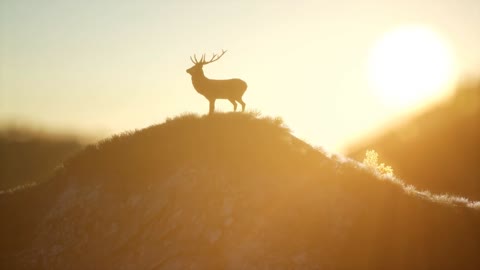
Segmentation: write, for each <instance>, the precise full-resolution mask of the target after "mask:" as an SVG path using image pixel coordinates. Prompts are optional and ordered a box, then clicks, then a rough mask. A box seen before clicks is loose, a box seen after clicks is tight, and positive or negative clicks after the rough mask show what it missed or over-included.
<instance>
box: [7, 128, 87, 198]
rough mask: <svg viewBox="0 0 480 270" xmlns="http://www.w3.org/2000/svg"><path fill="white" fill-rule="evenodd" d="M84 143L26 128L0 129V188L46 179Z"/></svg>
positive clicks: (68, 137)
mask: <svg viewBox="0 0 480 270" xmlns="http://www.w3.org/2000/svg"><path fill="white" fill-rule="evenodd" d="M82 147H83V144H82V143H81V142H80V141H79V140H78V139H76V138H73V137H71V136H66V135H52V134H45V133H40V132H35V131H31V130H28V129H26V128H6V129H2V130H0V190H6V189H11V188H15V187H18V186H22V185H29V184H31V183H34V182H41V181H44V180H47V179H48V178H49V177H51V176H52V175H53V172H54V171H55V169H56V167H57V166H60V165H61V164H62V162H63V160H65V159H66V158H68V157H70V156H71V155H73V154H74V153H76V152H78V151H80V150H81V149H82Z"/></svg>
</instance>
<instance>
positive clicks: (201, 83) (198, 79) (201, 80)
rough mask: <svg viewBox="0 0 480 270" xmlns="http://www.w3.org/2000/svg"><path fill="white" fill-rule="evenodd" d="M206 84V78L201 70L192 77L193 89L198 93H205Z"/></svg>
mask: <svg viewBox="0 0 480 270" xmlns="http://www.w3.org/2000/svg"><path fill="white" fill-rule="evenodd" d="M206 83H208V78H207V77H205V74H204V73H203V70H201V72H199V73H198V74H195V75H193V76H192V84H193V88H195V90H197V92H198V93H200V94H203V92H205V86H206Z"/></svg>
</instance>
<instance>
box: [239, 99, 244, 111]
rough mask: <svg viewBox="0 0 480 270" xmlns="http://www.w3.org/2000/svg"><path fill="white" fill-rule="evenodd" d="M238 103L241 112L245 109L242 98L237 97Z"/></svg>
mask: <svg viewBox="0 0 480 270" xmlns="http://www.w3.org/2000/svg"><path fill="white" fill-rule="evenodd" d="M237 101H238V103H240V105H242V112H244V111H245V102H243V100H242V98H239V99H237Z"/></svg>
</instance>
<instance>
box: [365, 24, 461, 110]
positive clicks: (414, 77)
mask: <svg viewBox="0 0 480 270" xmlns="http://www.w3.org/2000/svg"><path fill="white" fill-rule="evenodd" d="M368 64H369V80H370V83H371V86H372V88H373V89H374V90H375V91H376V93H377V94H378V96H379V97H380V99H381V100H382V102H384V103H385V104H386V105H388V106H397V107H411V106H415V105H418V104H420V103H423V102H425V101H427V100H430V99H432V98H436V97H440V96H442V94H445V93H446V92H447V90H448V89H449V87H450V86H451V85H452V84H453V82H454V81H455V77H456V75H455V65H454V57H453V52H452V50H451V49H450V48H449V46H448V44H447V42H446V41H445V40H444V39H442V38H441V36H440V35H438V34H437V33H436V32H434V31H433V30H431V29H429V28H426V27H422V26H403V27H399V28H397V29H394V30H392V31H390V32H388V33H386V34H385V35H384V36H382V37H381V38H380V39H379V40H378V41H377V42H376V43H375V44H374V46H373V48H372V50H371V53H370V56H369V63H368Z"/></svg>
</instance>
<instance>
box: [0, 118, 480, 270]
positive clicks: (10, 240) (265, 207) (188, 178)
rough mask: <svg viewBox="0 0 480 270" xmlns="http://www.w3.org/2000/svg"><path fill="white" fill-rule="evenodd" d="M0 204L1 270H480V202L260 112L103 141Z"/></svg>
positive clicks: (174, 122)
mask: <svg viewBox="0 0 480 270" xmlns="http://www.w3.org/2000/svg"><path fill="white" fill-rule="evenodd" d="M0 209H1V210H0V218H1V220H2V223H1V225H0V237H1V239H2V242H1V243H0V254H1V255H0V268H1V269H480V260H478V254H479V253H480V231H479V230H478V228H479V226H480V211H479V210H480V203H474V202H470V201H468V200H466V199H460V198H449V197H442V196H433V195H431V194H428V193H421V192H418V191H416V190H415V189H414V188H412V187H406V186H405V185H403V184H402V183H401V182H399V181H398V180H396V179H394V178H388V177H381V176H379V175H378V174H376V173H375V172H373V171H371V170H369V169H368V168H366V167H364V166H362V165H361V164H358V163H356V162H353V161H350V160H347V159H343V158H340V157H335V156H331V155H328V154H326V153H323V152H322V151H319V150H318V149H315V148H312V147H311V146H309V145H308V144H306V143H304V142H302V141H300V140H298V139H297V138H295V137H293V136H292V135H291V134H290V132H289V130H288V129H287V128H285V127H284V126H283V125H282V122H281V120H280V119H271V118H260V117H258V116H255V115H251V114H240V113H228V114H214V115H211V116H203V117H199V116H195V115H185V116H181V117H178V118H175V119H170V120H167V121H166V122H165V123H163V124H160V125H155V126H151V127H149V128H146V129H143V130H139V131H136V132H129V133H125V134H122V135H119V136H115V137H113V138H111V139H109V140H106V141H102V142H100V143H99V144H97V145H91V146H89V147H87V148H86V149H85V150H84V151H82V152H80V153H79V154H77V155H76V156H75V157H73V158H71V159H69V160H68V161H67V162H65V164H64V166H63V168H62V169H60V170H58V171H57V174H56V175H55V176H54V177H53V178H52V179H51V180H50V181H48V182H45V183H42V184H41V185H38V186H35V187H32V188H29V189H25V190H21V191H17V192H14V193H7V194H2V195H0Z"/></svg>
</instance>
